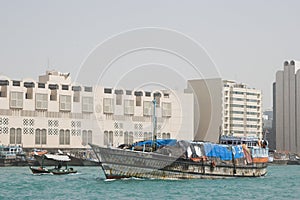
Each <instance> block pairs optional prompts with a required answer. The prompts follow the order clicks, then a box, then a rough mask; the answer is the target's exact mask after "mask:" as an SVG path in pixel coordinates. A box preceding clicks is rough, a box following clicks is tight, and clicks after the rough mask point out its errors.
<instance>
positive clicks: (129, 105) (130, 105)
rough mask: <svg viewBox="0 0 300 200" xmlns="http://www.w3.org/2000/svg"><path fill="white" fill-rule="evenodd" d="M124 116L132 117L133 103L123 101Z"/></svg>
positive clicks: (131, 101)
mask: <svg viewBox="0 0 300 200" xmlns="http://www.w3.org/2000/svg"><path fill="white" fill-rule="evenodd" d="M124 114H125V115H133V114H134V101H133V100H124Z"/></svg>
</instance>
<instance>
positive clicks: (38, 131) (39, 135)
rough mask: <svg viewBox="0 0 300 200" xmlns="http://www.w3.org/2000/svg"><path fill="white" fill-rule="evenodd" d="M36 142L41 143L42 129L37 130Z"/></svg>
mask: <svg viewBox="0 0 300 200" xmlns="http://www.w3.org/2000/svg"><path fill="white" fill-rule="evenodd" d="M35 144H41V130H40V129H36V130H35Z"/></svg>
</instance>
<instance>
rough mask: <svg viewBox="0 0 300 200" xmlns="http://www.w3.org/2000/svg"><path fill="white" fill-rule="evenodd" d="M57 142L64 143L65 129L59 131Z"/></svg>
mask: <svg viewBox="0 0 300 200" xmlns="http://www.w3.org/2000/svg"><path fill="white" fill-rule="evenodd" d="M59 144H65V131H64V130H60V131H59Z"/></svg>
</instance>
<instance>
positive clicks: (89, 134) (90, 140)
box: [88, 130, 93, 143]
mask: <svg viewBox="0 0 300 200" xmlns="http://www.w3.org/2000/svg"><path fill="white" fill-rule="evenodd" d="M88 143H93V134H92V131H91V130H88Z"/></svg>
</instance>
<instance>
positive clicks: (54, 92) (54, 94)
mask: <svg viewBox="0 0 300 200" xmlns="http://www.w3.org/2000/svg"><path fill="white" fill-rule="evenodd" d="M50 101H57V90H51V93H50Z"/></svg>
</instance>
